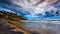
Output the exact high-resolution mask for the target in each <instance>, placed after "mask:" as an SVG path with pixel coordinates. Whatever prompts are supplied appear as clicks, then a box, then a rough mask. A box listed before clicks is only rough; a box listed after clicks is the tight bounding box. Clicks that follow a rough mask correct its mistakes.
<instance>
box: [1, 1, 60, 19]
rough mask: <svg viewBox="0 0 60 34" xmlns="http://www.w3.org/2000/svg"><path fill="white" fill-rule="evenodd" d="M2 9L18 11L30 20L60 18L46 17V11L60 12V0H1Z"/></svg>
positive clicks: (55, 17) (54, 17)
mask: <svg viewBox="0 0 60 34" xmlns="http://www.w3.org/2000/svg"><path fill="white" fill-rule="evenodd" d="M0 10H5V11H8V12H14V13H17V14H18V15H21V16H23V17H25V18H27V19H29V20H33V19H34V20H40V19H59V17H60V16H58V17H57V16H48V15H47V17H45V15H46V13H45V12H51V11H54V14H55V12H56V11H59V12H60V0H0ZM49 15H51V14H49Z"/></svg>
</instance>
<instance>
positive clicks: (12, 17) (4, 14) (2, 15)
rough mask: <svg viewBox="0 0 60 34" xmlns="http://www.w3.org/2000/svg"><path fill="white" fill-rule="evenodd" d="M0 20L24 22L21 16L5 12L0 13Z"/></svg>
mask: <svg viewBox="0 0 60 34" xmlns="http://www.w3.org/2000/svg"><path fill="white" fill-rule="evenodd" d="M2 18H3V19H8V20H13V21H18V20H26V19H25V18H23V17H22V16H19V15H17V14H15V13H12V12H6V11H0V19H2Z"/></svg>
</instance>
